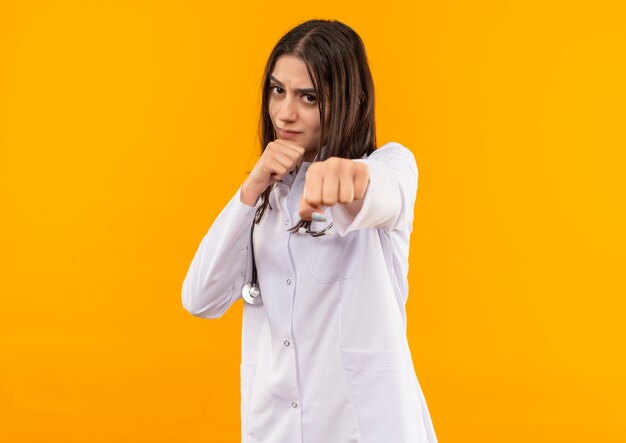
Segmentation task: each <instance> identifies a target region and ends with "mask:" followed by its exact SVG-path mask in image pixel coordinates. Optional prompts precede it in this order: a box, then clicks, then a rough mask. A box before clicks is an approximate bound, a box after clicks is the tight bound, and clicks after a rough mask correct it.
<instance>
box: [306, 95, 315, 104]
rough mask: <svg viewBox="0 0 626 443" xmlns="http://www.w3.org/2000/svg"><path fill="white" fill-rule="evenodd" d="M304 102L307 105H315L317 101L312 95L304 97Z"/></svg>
mask: <svg viewBox="0 0 626 443" xmlns="http://www.w3.org/2000/svg"><path fill="white" fill-rule="evenodd" d="M304 101H305V102H307V103H315V102H316V101H317V98H315V96H314V95H305V96H304Z"/></svg>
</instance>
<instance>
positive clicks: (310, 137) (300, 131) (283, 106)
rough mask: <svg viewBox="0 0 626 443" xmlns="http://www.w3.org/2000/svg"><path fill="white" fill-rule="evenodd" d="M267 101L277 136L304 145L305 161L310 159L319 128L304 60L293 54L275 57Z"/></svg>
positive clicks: (314, 149) (316, 110)
mask: <svg viewBox="0 0 626 443" xmlns="http://www.w3.org/2000/svg"><path fill="white" fill-rule="evenodd" d="M268 103H269V114H270V118H271V119H272V124H273V126H274V130H275V131H276V136H277V137H278V138H281V139H286V140H290V141H292V142H293V143H295V144H297V145H299V146H302V147H303V148H305V154H304V161H312V160H313V158H314V157H315V152H316V150H317V147H318V146H319V144H320V137H321V130H322V128H321V124H320V115H319V107H318V102H317V96H316V95H315V91H314V89H313V81H312V80H311V77H310V76H309V73H308V72H307V69H306V65H305V64H304V62H303V61H301V60H300V59H298V58H296V57H294V56H292V55H281V56H280V57H279V58H278V60H276V64H275V65H274V70H273V71H272V73H271V74H270V91H269V101H268Z"/></svg>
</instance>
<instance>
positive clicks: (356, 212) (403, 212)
mask: <svg viewBox="0 0 626 443" xmlns="http://www.w3.org/2000/svg"><path fill="white" fill-rule="evenodd" d="M352 161H355V162H363V163H365V164H367V166H368V169H369V184H368V186H367V190H366V192H365V196H364V197H363V199H362V200H361V201H360V202H361V203H359V204H354V205H353V207H352V208H351V209H352V211H349V210H348V208H346V207H345V206H344V205H335V206H331V207H330V208H329V209H330V212H331V214H332V217H333V223H334V227H335V228H336V230H337V233H338V234H339V235H345V234H347V233H349V232H351V231H354V230H356V229H363V228H383V229H385V230H387V231H393V230H396V229H404V228H407V227H408V228H410V227H411V225H412V223H413V210H414V205H415V197H416V193H417V177H418V172H417V164H416V162H415V157H414V156H413V153H412V152H411V151H410V150H409V149H407V148H406V147H404V146H402V145H401V144H399V143H395V142H391V143H387V144H385V145H384V146H382V147H380V148H378V149H377V150H375V151H374V152H373V153H372V154H371V155H370V156H369V157H368V158H367V159H355V160H352ZM357 205H360V208H359V207H358V206H357Z"/></svg>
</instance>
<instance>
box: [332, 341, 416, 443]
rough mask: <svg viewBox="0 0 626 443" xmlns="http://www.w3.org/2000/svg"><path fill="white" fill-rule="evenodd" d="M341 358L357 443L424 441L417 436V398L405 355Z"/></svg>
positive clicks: (379, 353)
mask: <svg viewBox="0 0 626 443" xmlns="http://www.w3.org/2000/svg"><path fill="white" fill-rule="evenodd" d="M342 357H343V365H344V371H345V373H346V377H347V379H348V385H349V388H350V393H351V396H352V402H353V404H354V408H355V411H356V415H357V419H358V423H359V428H360V431H361V435H362V436H363V439H362V442H361V443H375V442H376V443H377V442H383V441H393V442H397V443H403V442H407V443H408V442H425V441H427V440H424V439H422V438H420V436H419V435H420V433H421V432H420V430H419V427H418V426H419V421H420V416H421V414H420V409H419V403H418V401H419V398H418V393H417V392H416V391H415V385H414V383H413V382H412V377H411V375H412V372H411V370H410V365H409V362H408V361H407V358H410V356H409V354H408V353H406V352H401V351H398V352H394V351H390V352H384V351H376V352H369V351H368V352H361V351H342Z"/></svg>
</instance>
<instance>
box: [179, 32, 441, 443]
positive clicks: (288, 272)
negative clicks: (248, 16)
mask: <svg viewBox="0 0 626 443" xmlns="http://www.w3.org/2000/svg"><path fill="white" fill-rule="evenodd" d="M261 108H262V109H261V121H260V136H261V156H260V158H259V160H258V161H257V163H256V165H255V166H254V168H253V169H252V171H251V172H250V174H249V176H248V177H247V179H246V180H245V181H244V183H243V184H242V185H241V187H240V188H239V189H238V190H237V191H236V192H235V194H234V195H233V197H232V199H231V200H230V202H229V203H228V204H227V205H226V207H225V208H224V209H223V211H222V212H221V213H220V215H219V216H218V217H217V218H216V220H215V221H214V223H213V225H212V226H211V228H210V229H209V231H208V233H207V234H206V236H205V237H204V239H203V240H202V242H201V243H200V246H199V248H198V251H197V252H196V254H195V257H194V258H193V260H192V262H191V265H190V268H189V271H188V273H187V276H186V277H185V281H184V283H183V288H182V300H183V306H184V307H185V309H187V310H188V311H189V312H190V313H191V314H193V315H195V316H198V317H203V318H217V317H220V316H221V315H222V314H224V312H225V311H226V310H227V309H228V308H229V307H230V306H231V305H232V304H233V303H235V302H236V301H237V300H239V299H240V298H242V297H243V298H244V300H245V303H244V310H243V331H242V362H241V432H242V441H243V442H259V443H295V442H306V443H318V442H320V443H321V442H330V443H344V442H345V443H348V442H360V443H389V442H392V443H417V442H419V443H422V442H423V443H434V442H436V441H437V438H436V436H435V432H434V429H433V425H432V422H431V419H430V415H429V411H428V408H427V405H426V401H425V400H424V396H423V394H422V390H421V388H420V385H419V383H418V380H417V377H416V375H415V370H414V368H413V363H412V359H411V354H410V350H409V346H408V341H407V338H406V311H405V302H406V299H407V295H408V284H407V272H408V253H409V238H410V233H411V231H412V222H413V206H414V202H415V196H416V192H417V166H416V163H415V159H414V157H413V154H412V153H411V151H409V150H408V149H407V148H405V147H403V146H402V145H400V144H398V143H395V142H390V143H387V144H385V145H383V146H381V147H379V148H378V149H377V148H376V137H375V125H374V86H373V83H372V78H371V74H370V70H369V66H368V63H367V57H366V54H365V48H364V46H363V43H362V41H361V39H360V38H359V36H358V35H357V34H356V33H355V32H354V31H353V30H352V29H351V28H350V27H348V26H346V25H345V24H343V23H340V22H338V21H325V20H311V21H308V22H305V23H302V24H301V25H299V26H297V27H296V28H294V29H292V30H291V31H289V32H288V33H287V34H286V35H285V36H283V37H282V38H281V40H280V41H279V42H278V43H277V45H276V47H275V48H274V49H273V51H272V53H271V54H270V57H269V60H268V62H267V66H266V69H265V74H264V77H263V99H262V107H261Z"/></svg>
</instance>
